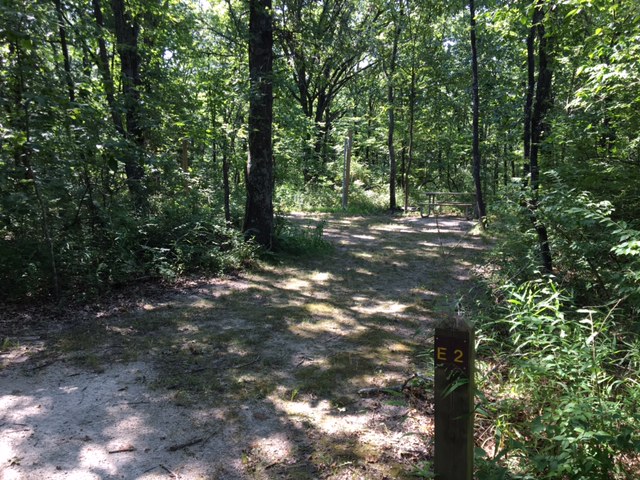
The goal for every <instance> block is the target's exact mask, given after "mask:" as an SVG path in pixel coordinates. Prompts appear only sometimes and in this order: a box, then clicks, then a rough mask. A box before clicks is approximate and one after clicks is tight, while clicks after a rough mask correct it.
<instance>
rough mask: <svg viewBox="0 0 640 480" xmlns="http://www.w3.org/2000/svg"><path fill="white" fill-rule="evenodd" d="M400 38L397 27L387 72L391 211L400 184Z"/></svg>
mask: <svg viewBox="0 0 640 480" xmlns="http://www.w3.org/2000/svg"><path fill="white" fill-rule="evenodd" d="M399 38H400V26H399V25H396V27H395V30H394V34H393V49H392V50H391V59H390V61H389V71H388V72H387V77H388V82H389V84H388V86H387V101H388V103H389V130H388V134H387V145H388V147H389V209H390V210H391V211H395V210H397V209H398V205H397V203H396V183H397V182H398V179H397V176H398V167H397V165H396V149H395V145H394V142H393V136H394V133H395V128H396V120H395V89H394V78H393V77H394V74H395V71H396V59H397V57H398V40H399Z"/></svg>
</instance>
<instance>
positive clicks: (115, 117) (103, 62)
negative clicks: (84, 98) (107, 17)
mask: <svg viewBox="0 0 640 480" xmlns="http://www.w3.org/2000/svg"><path fill="white" fill-rule="evenodd" d="M92 3H93V15H94V18H95V19H96V25H97V26H98V30H99V35H98V59H99V62H98V70H99V71H100V75H101V76H102V85H103V88H104V93H105V96H106V97H107V104H108V105H109V110H110V112H111V119H112V121H113V124H114V125H115V127H116V130H117V131H118V133H120V134H121V135H123V136H124V126H123V124H122V116H121V115H120V112H119V110H118V108H117V106H116V100H115V89H114V86H113V77H112V76H111V69H110V67H109V54H108V53H107V44H106V42H105V41H104V36H103V35H102V30H103V29H104V17H103V16H102V5H101V4H100V0H92Z"/></svg>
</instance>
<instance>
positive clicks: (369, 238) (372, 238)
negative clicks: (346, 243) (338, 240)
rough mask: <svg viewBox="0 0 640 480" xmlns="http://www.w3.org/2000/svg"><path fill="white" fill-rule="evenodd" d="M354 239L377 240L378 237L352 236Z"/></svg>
mask: <svg viewBox="0 0 640 480" xmlns="http://www.w3.org/2000/svg"><path fill="white" fill-rule="evenodd" d="M351 236H352V237H353V238H359V239H360V240H376V239H377V237H374V236H373V235H351Z"/></svg>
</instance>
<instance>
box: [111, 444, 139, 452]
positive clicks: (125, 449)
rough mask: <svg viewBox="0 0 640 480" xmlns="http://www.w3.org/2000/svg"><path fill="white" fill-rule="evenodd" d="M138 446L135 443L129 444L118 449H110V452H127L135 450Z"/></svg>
mask: <svg viewBox="0 0 640 480" xmlns="http://www.w3.org/2000/svg"><path fill="white" fill-rule="evenodd" d="M135 451H136V447H134V446H133V445H127V446H124V447H122V448H118V449H116V450H109V453H125V452H135Z"/></svg>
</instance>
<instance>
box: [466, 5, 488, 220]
mask: <svg viewBox="0 0 640 480" xmlns="http://www.w3.org/2000/svg"><path fill="white" fill-rule="evenodd" d="M469 12H470V14H471V20H470V26H471V70H472V76H473V148H472V149H473V153H472V156H473V181H474V183H475V187H476V213H477V215H478V218H479V219H480V220H481V223H482V219H483V218H485V217H486V216H487V212H486V208H485V204H484V198H483V196H482V179H481V176H480V170H481V165H482V160H481V157H480V94H479V87H478V47H477V45H476V12H475V4H474V0H469Z"/></svg>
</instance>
